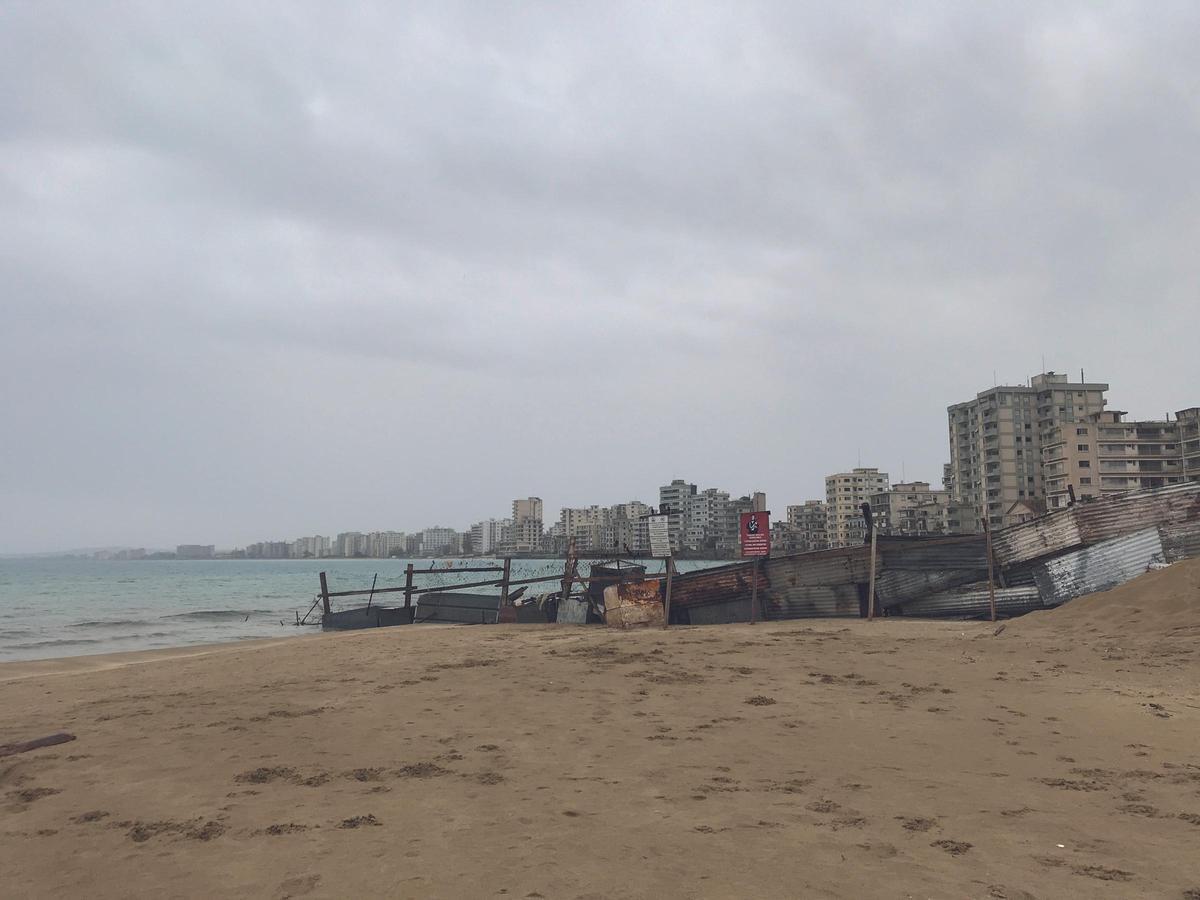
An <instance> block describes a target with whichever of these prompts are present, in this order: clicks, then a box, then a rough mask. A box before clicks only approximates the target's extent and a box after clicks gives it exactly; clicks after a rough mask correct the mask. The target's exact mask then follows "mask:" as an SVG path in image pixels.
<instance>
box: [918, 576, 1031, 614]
mask: <svg viewBox="0 0 1200 900" xmlns="http://www.w3.org/2000/svg"><path fill="white" fill-rule="evenodd" d="M1041 608H1042V597H1041V594H1039V593H1038V589H1037V588H1035V587H1008V588H996V612H997V614H999V615H1002V616H1020V615H1024V614H1025V613H1027V612H1032V611H1033V610H1035V609H1041ZM901 609H902V610H903V612H904V615H906V616H917V617H920V618H930V619H975V618H979V617H981V616H982V617H986V616H989V615H991V601H990V598H989V595H988V587H987V585H986V584H972V585H968V586H967V587H965V588H960V589H959V590H955V591H947V592H945V593H942V594H934V595H932V596H929V597H925V598H923V599H921V600H913V601H911V602H909V603H905V604H904V606H903V607H901Z"/></svg>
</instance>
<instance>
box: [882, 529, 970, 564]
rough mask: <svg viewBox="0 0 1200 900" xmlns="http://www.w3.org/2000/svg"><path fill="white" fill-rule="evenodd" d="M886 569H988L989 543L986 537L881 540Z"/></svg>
mask: <svg viewBox="0 0 1200 900" xmlns="http://www.w3.org/2000/svg"><path fill="white" fill-rule="evenodd" d="M878 550H879V559H880V563H881V564H882V566H883V568H886V569H888V570H889V571H893V570H896V569H906V570H918V571H930V570H934V569H976V570H978V569H985V570H986V569H987V540H986V538H984V536H983V535H982V534H968V535H961V536H954V537H942V538H889V537H880V538H879V547H878Z"/></svg>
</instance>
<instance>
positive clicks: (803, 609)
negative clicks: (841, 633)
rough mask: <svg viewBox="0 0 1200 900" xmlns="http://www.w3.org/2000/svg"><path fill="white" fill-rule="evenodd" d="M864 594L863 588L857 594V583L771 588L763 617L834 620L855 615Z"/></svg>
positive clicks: (855, 616)
mask: <svg viewBox="0 0 1200 900" xmlns="http://www.w3.org/2000/svg"><path fill="white" fill-rule="evenodd" d="M866 595H867V587H866V585H865V584H864V585H863V586H862V590H861V593H860V591H859V586H858V585H857V584H834V585H796V586H794V587H787V588H784V589H782V590H772V591H771V592H770V594H769V595H768V597H767V598H766V600H765V602H764V603H763V617H764V618H766V619H836V618H847V617H852V618H858V617H859V616H860V615H861V614H862V613H861V609H862V607H861V599H860V597H861V598H865V597H866Z"/></svg>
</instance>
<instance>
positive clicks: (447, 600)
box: [413, 591, 500, 625]
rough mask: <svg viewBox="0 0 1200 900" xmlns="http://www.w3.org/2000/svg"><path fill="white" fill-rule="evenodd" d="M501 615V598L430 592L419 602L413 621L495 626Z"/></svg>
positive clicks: (423, 595) (422, 596)
mask: <svg viewBox="0 0 1200 900" xmlns="http://www.w3.org/2000/svg"><path fill="white" fill-rule="evenodd" d="M499 615H500V597H499V596H493V597H489V596H488V595H486V594H468V593H464V592H457V593H456V592H449V591H446V592H442V591H439V592H437V593H433V592H430V593H428V594H422V595H421V597H420V599H419V600H417V611H416V614H415V615H414V616H413V621H414V622H417V623H421V622H441V623H450V622H454V623H458V624H460V625H494V624H496V622H497V621H498V619H499Z"/></svg>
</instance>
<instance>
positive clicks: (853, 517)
mask: <svg viewBox="0 0 1200 900" xmlns="http://www.w3.org/2000/svg"><path fill="white" fill-rule="evenodd" d="M887 489H888V474H887V472H880V471H879V470H878V469H871V468H862V467H860V468H856V469H852V470H850V471H849V472H838V473H837V474H835V475H826V476H825V510H826V532H827V533H828V537H829V546H830V547H855V546H858V545H859V544H861V543H863V540H864V539H865V538H866V534H867V526H866V522H865V521H864V520H863V517H862V510H861V509H860V507H861V505H862V504H863V502H864V501H866V500H868V499H870V498H871V497H872V496H873V495H875V494H880V493H883V492H884V491H886V490H887Z"/></svg>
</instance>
